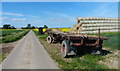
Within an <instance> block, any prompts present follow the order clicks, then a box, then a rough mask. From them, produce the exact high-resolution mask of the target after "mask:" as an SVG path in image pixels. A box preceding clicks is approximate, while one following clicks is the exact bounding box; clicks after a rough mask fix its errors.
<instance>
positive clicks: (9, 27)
mask: <svg viewBox="0 0 120 71" xmlns="http://www.w3.org/2000/svg"><path fill="white" fill-rule="evenodd" d="M36 28H38V27H35V26H31V24H27V26H26V27H21V29H36ZM43 28H48V26H47V25H44V27H43ZM2 29H16V27H14V26H11V25H10V24H4V25H3V27H2Z"/></svg>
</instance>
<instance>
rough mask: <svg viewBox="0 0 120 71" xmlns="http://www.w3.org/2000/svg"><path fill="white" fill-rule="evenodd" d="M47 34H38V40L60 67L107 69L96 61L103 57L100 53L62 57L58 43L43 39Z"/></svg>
mask: <svg viewBox="0 0 120 71" xmlns="http://www.w3.org/2000/svg"><path fill="white" fill-rule="evenodd" d="M47 36H48V35H47V34H44V35H39V39H40V42H41V44H43V46H44V47H45V49H46V50H47V52H48V53H49V54H50V56H51V57H52V58H53V59H54V60H55V61H56V62H57V63H58V64H59V67H60V68H61V69H108V67H106V66H105V65H101V64H99V63H98V62H99V61H100V60H103V59H104V58H103V56H101V55H92V54H85V55H83V56H75V57H70V58H62V56H61V54H60V44H59V43H52V44H49V43H47V42H46V40H45V39H46V37H47Z"/></svg>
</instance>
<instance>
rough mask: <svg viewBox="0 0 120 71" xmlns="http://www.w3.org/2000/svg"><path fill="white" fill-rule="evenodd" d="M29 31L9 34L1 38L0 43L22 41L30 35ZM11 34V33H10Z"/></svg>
mask: <svg viewBox="0 0 120 71" xmlns="http://www.w3.org/2000/svg"><path fill="white" fill-rule="evenodd" d="M28 31H29V30H24V31H19V32H12V33H11V34H7V35H6V36H3V37H1V38H0V40H1V41H0V43H9V42H14V41H17V40H19V39H21V38H22V37H23V36H24V35H26V34H27V33H28ZM8 32H9V31H8Z"/></svg>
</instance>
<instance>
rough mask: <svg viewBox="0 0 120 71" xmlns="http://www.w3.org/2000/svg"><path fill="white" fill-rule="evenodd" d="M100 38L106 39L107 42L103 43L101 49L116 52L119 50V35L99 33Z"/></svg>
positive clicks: (116, 33)
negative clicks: (104, 48)
mask: <svg viewBox="0 0 120 71" xmlns="http://www.w3.org/2000/svg"><path fill="white" fill-rule="evenodd" d="M89 35H97V34H89ZM101 36H103V37H108V40H105V41H104V43H103V47H106V48H110V49H112V50H117V49H118V48H119V40H120V39H119V36H120V33H118V32H109V33H101Z"/></svg>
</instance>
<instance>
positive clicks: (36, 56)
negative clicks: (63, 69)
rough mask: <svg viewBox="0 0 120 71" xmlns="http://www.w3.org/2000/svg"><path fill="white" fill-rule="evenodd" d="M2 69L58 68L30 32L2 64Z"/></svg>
mask: <svg viewBox="0 0 120 71" xmlns="http://www.w3.org/2000/svg"><path fill="white" fill-rule="evenodd" d="M2 69H58V67H57V64H56V63H55V62H54V61H53V60H52V59H51V57H50V56H49V55H48V53H47V51H46V50H45V49H44V47H43V46H42V45H41V43H40V42H39V39H38V38H37V37H36V36H35V34H34V32H33V31H32V30H31V31H30V32H29V33H28V34H27V35H26V36H24V37H23V38H22V39H21V40H20V41H19V43H18V44H17V45H16V47H15V48H14V49H13V50H12V52H11V53H10V54H9V55H8V57H7V58H6V59H5V60H4V61H3V62H2Z"/></svg>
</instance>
